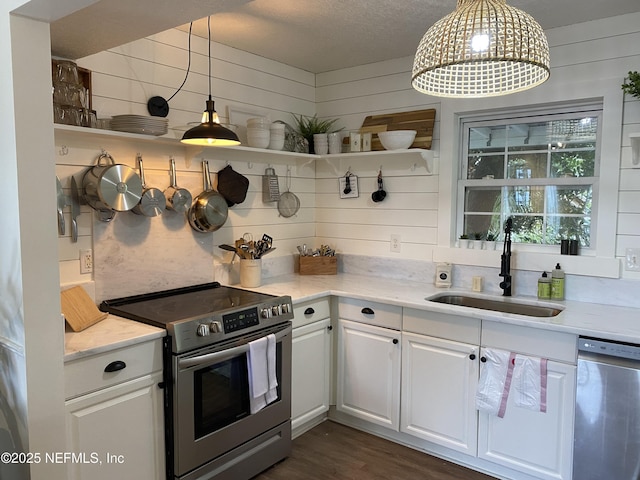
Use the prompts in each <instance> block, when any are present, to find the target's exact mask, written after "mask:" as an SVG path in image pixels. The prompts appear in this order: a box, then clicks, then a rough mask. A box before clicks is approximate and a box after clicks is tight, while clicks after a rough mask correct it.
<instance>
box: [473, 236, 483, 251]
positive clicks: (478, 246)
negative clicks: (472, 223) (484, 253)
mask: <svg viewBox="0 0 640 480" xmlns="http://www.w3.org/2000/svg"><path fill="white" fill-rule="evenodd" d="M471 239H472V240H473V248H474V249H475V250H482V233H480V232H474V233H472V234H471Z"/></svg>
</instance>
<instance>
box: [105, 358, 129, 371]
mask: <svg viewBox="0 0 640 480" xmlns="http://www.w3.org/2000/svg"><path fill="white" fill-rule="evenodd" d="M126 367H127V364H126V363H124V362H123V361H122V360H116V361H115V362H111V363H110V364H109V365H107V366H106V367H104V371H105V372H107V373H111V372H117V371H118V370H123V369H125V368H126Z"/></svg>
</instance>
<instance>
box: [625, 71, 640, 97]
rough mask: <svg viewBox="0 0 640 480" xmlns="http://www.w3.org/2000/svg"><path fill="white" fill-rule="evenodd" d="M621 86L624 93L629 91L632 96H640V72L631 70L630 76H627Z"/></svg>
mask: <svg viewBox="0 0 640 480" xmlns="http://www.w3.org/2000/svg"><path fill="white" fill-rule="evenodd" d="M621 87H622V91H623V92H624V93H628V94H629V95H631V96H632V97H636V98H640V73H638V72H629V76H628V77H627V78H625V81H624V83H623V84H622V85H621Z"/></svg>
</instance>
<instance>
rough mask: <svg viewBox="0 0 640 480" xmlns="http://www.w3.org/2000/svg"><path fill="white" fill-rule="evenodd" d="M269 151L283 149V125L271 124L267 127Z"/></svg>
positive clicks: (280, 123) (279, 123)
mask: <svg viewBox="0 0 640 480" xmlns="http://www.w3.org/2000/svg"><path fill="white" fill-rule="evenodd" d="M269 133H270V138H269V150H282V149H283V148H284V123H282V122H273V123H272V124H271V126H270V127H269Z"/></svg>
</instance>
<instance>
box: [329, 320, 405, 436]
mask: <svg viewBox="0 0 640 480" xmlns="http://www.w3.org/2000/svg"><path fill="white" fill-rule="evenodd" d="M400 349H401V344H400V332H399V331H396V330H391V329H388V328H381V327H374V326H371V325H366V324H363V323H358V322H352V321H349V320H343V319H340V320H339V330H338V384H337V402H336V403H337V405H336V408H337V409H338V410H340V411H342V412H345V413H348V414H350V415H353V416H355V417H358V418H361V419H364V420H367V421H369V422H372V423H375V424H378V425H382V426H385V427H388V428H391V429H393V430H395V431H398V430H399V420H400V418H399V417H400Z"/></svg>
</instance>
